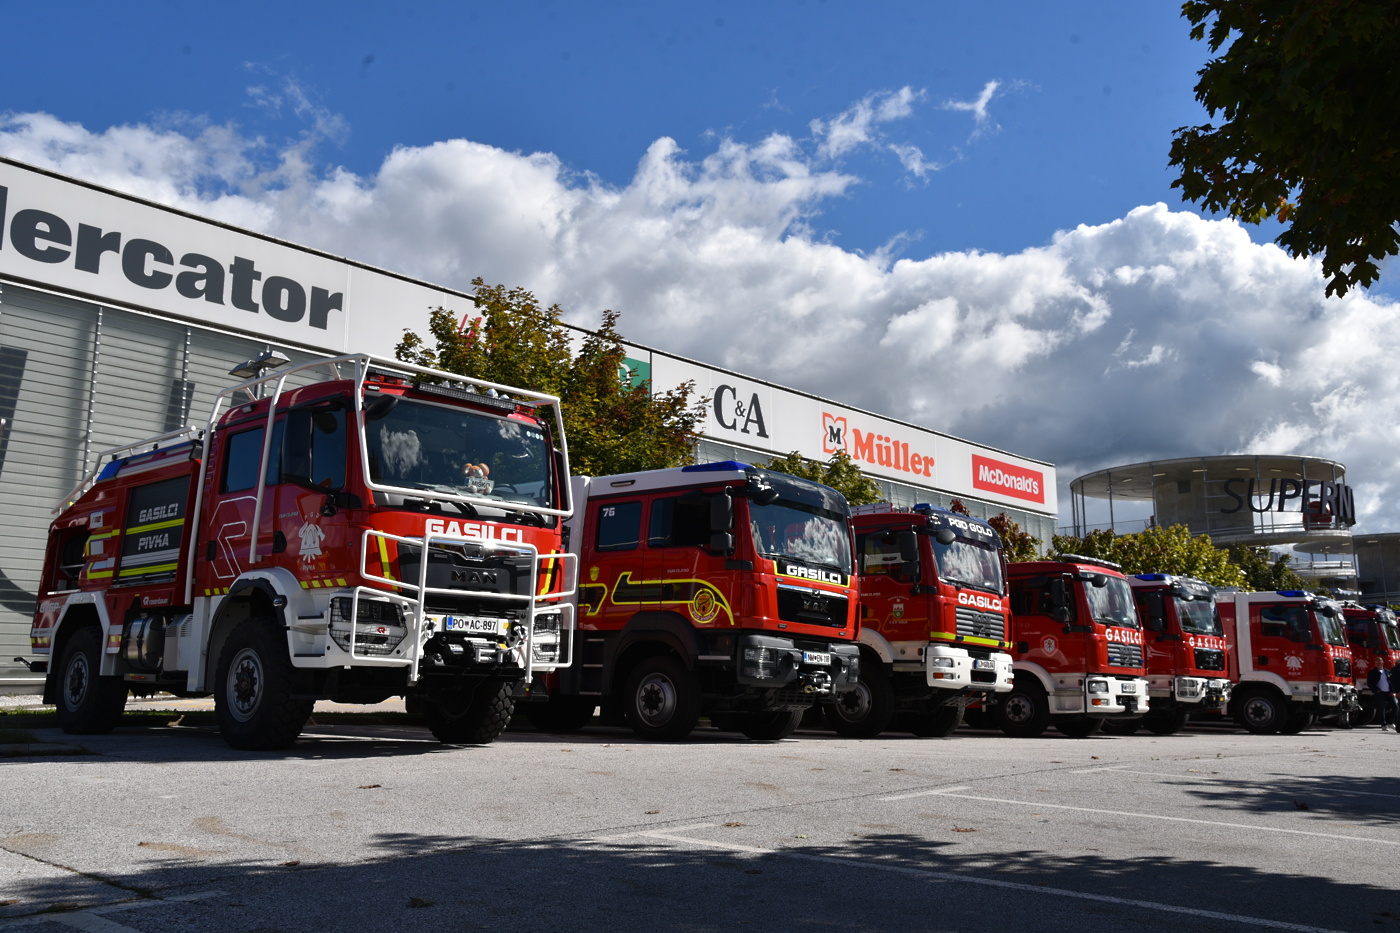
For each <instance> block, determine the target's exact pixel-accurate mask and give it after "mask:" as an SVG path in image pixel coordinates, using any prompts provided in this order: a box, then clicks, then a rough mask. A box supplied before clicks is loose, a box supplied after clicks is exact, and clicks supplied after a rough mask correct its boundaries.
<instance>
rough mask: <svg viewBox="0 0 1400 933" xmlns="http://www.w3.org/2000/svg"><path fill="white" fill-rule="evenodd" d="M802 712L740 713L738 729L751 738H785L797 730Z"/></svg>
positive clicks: (769, 739)
mask: <svg viewBox="0 0 1400 933" xmlns="http://www.w3.org/2000/svg"><path fill="white" fill-rule="evenodd" d="M803 712H804V711H803V710H797V711H796V712H786V711H784V712H768V713H740V714H739V720H738V721H739V731H740V732H742V733H744V735H746V736H748V737H749V738H751V739H760V740H767V741H774V740H776V739H785V738H787V737H788V736H790V735H792V734H793V733H794V732H796V731H797V727H798V725H800V724H801V722H802V713H803Z"/></svg>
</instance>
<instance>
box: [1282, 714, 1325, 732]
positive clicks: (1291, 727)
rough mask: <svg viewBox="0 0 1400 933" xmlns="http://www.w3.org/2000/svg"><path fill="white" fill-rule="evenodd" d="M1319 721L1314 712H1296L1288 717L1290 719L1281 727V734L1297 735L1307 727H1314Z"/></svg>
mask: <svg viewBox="0 0 1400 933" xmlns="http://www.w3.org/2000/svg"><path fill="white" fill-rule="evenodd" d="M1316 721H1317V717H1316V716H1314V715H1313V714H1312V713H1294V714H1293V715H1292V716H1289V717H1288V721H1287V722H1285V723H1284V724H1283V725H1282V726H1280V727H1279V730H1278V731H1279V734H1280V735H1297V734H1298V733H1299V732H1302V731H1303V730H1305V729H1309V728H1311V727H1312V724H1313V723H1314V722H1316Z"/></svg>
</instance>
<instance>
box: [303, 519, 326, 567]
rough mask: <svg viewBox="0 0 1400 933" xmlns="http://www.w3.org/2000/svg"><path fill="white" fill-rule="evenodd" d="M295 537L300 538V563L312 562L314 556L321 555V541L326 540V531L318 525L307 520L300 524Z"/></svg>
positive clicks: (314, 558)
mask: <svg viewBox="0 0 1400 933" xmlns="http://www.w3.org/2000/svg"><path fill="white" fill-rule="evenodd" d="M297 537H299V538H301V560H302V563H305V564H310V563H314V562H315V560H316V558H318V557H320V556H321V542H322V541H324V540H326V533H325V532H324V531H322V530H321V526H320V525H318V524H316V523H315V522H313V521H307V522H305V523H303V524H302V526H301V530H299V531H298V532H297Z"/></svg>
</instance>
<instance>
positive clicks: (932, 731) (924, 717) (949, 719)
mask: <svg viewBox="0 0 1400 933" xmlns="http://www.w3.org/2000/svg"><path fill="white" fill-rule="evenodd" d="M962 721H963V703H962V701H961V700H955V701H953V702H952V703H944V704H943V705H942V706H940V707H939V708H938V709H936V710H934V711H933V712H932V713H911V714H910V715H909V718H908V725H909V731H910V732H912V733H914V734H915V735H917V736H918V737H919V738H921V739H941V738H944V737H945V736H950V735H952V734H953V733H954V732H955V731H956V730H957V728H958V726H961V725H962Z"/></svg>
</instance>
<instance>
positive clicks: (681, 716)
mask: <svg viewBox="0 0 1400 933" xmlns="http://www.w3.org/2000/svg"><path fill="white" fill-rule="evenodd" d="M622 709H623V714H624V715H625V716H626V717H627V725H629V726H631V727H632V731H633V732H635V733H636V734H637V736H638V737H639V738H643V739H646V740H648V741H651V742H674V741H675V740H677V739H683V738H685V737H686V736H687V735H690V733H691V730H693V729H694V728H695V726H696V724H697V723H698V722H699V721H700V680H699V678H697V677H696V676H695V673H694V672H693V671H689V670H687V669H686V666H685V665H684V664H682V663H681V661H680V659H679V658H676V657H673V656H671V655H660V656H657V657H651V658H645V659H643V660H642V661H641V662H640V663H638V664H637V666H636V667H634V668H632V672H631V673H630V674H628V675H627V687H626V690H625V691H624V692H623V707H622Z"/></svg>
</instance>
